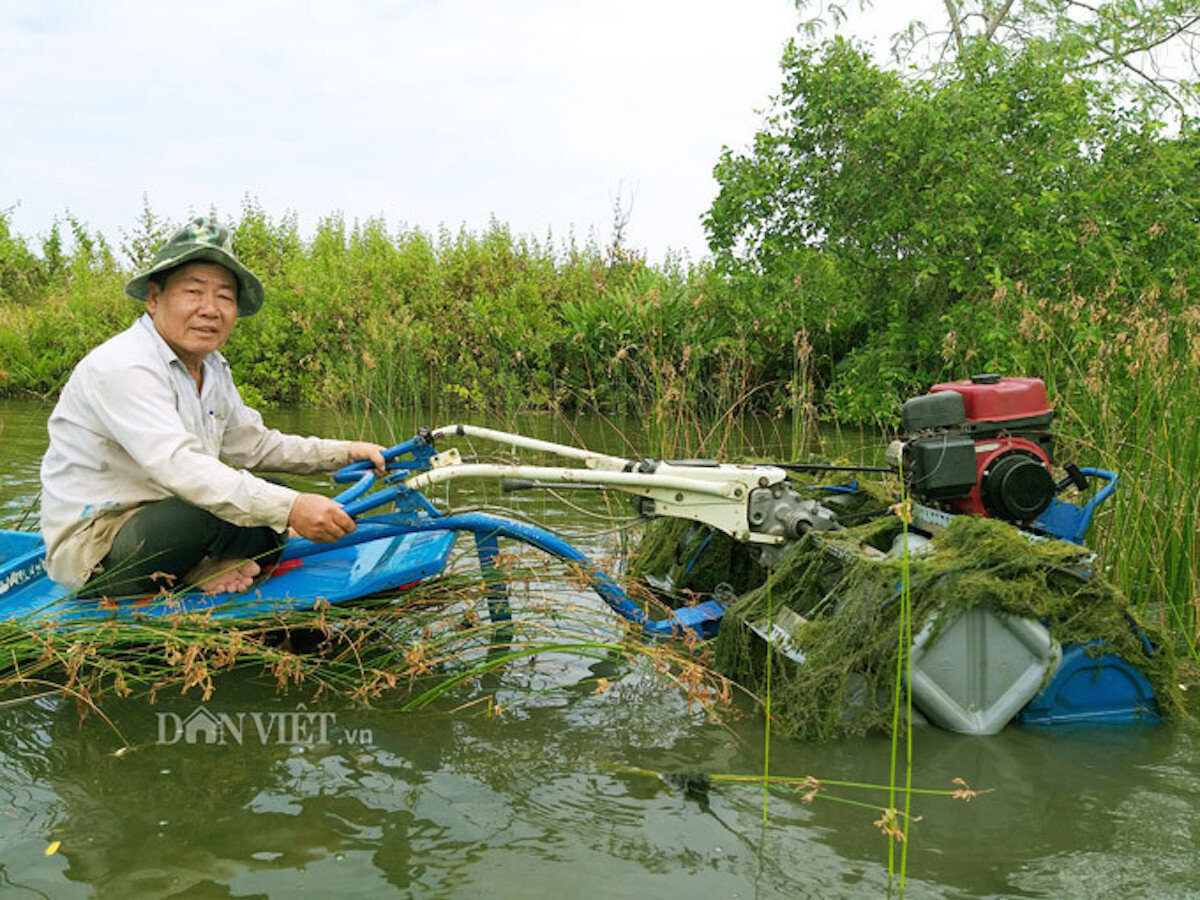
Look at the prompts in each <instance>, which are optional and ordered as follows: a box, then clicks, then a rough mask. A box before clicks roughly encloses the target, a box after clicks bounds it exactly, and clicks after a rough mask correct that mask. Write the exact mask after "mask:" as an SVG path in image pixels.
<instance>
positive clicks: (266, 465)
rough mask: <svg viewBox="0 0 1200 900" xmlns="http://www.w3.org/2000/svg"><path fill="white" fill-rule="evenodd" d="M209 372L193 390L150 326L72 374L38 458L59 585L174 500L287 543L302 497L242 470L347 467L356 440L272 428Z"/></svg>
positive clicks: (220, 376) (101, 350)
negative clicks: (153, 506) (159, 504)
mask: <svg viewBox="0 0 1200 900" xmlns="http://www.w3.org/2000/svg"><path fill="white" fill-rule="evenodd" d="M203 366H204V376H203V379H202V384H203V387H202V389H201V390H200V391H197V390H196V382H195V380H194V379H193V378H192V376H191V375H190V374H189V373H188V371H187V369H186V368H185V367H184V365H183V362H182V361H181V360H180V359H179V358H178V357H177V356H176V355H175V352H174V351H173V350H172V349H171V348H170V346H169V345H168V344H167V343H166V341H164V340H163V339H162V337H161V336H160V335H159V333H158V331H157V330H156V329H155V327H154V322H153V320H152V319H151V318H150V316H149V315H144V316H142V317H141V318H140V319H138V320H137V321H136V322H134V324H133V325H131V326H130V327H129V328H128V329H126V330H125V331H123V332H121V333H120V334H118V335H115V336H114V337H112V338H110V339H109V340H107V341H105V342H104V343H103V344H101V345H100V346H99V347H97V348H96V349H94V350H93V351H92V352H91V353H89V354H88V355H87V356H85V357H84V358H83V359H82V360H81V361H80V363H79V365H77V366H76V367H75V371H74V372H72V373H71V377H70V379H69V380H68V381H67V384H66V387H64V388H63V391H62V394H61V395H60V397H59V400H58V404H57V406H55V408H54V412H53V413H51V415H50V419H49V422H48V423H47V430H48V431H49V433H50V446H49V449H48V450H47V451H46V455H45V457H44V458H43V459H42V536H43V537H44V538H45V541H46V571H47V572H48V573H49V575H50V577H51V578H53V579H54V580H55V581H57V582H59V583H61V584H63V585H65V586H67V587H68V588H71V589H74V588H77V587H79V586H81V585H82V584H83V583H84V582H85V581H87V579H88V578H89V577H90V576H91V574H92V572H93V569H94V568H95V566H96V565H97V564H98V563H99V562H100V560H101V559H103V558H104V556H105V554H107V553H108V551H109V549H110V548H111V547H112V543H113V540H114V538H115V537H116V534H117V532H118V531H119V530H120V528H121V526H122V525H124V524H125V522H126V521H127V520H128V519H129V517H130V516H132V515H133V514H134V513H135V512H137V511H138V510H139V509H140V508H142V507H143V506H145V505H146V504H148V503H153V502H154V501H156V500H162V499H165V498H167V497H172V496H174V497H179V498H180V499H182V500H185V501H187V502H188V503H191V504H193V505H195V506H199V507H201V508H202V509H206V510H208V511H209V512H211V513H213V514H214V515H216V516H218V517H220V518H222V519H225V520H226V521H228V522H232V523H233V524H235V525H248V526H258V525H269V526H270V527H272V528H274V529H275V530H276V531H280V532H282V531H283V530H284V529H286V528H287V522H288V516H289V514H290V513H291V508H292V503H293V502H294V501H295V499H296V497H297V492H296V491H294V490H291V489H290V488H286V487H282V486H280V485H277V484H272V483H271V482H268V481H264V480H263V479H261V478H257V477H255V476H254V475H252V474H250V472H249V471H246V470H248V469H261V470H267V471H281V472H297V473H304V472H315V471H321V470H325V469H333V468H336V467H338V466H340V465H344V464H345V463H347V462H349V460H350V442H349V441H333V440H325V439H322V438H315V437H299V436H298V435H291V434H281V433H280V432H278V431H275V430H274V429H270V428H267V427H266V426H265V425H264V424H263V421H262V417H261V416H260V415H259V414H258V413H257V412H256V411H255V410H253V409H251V408H250V407H248V406H246V405H245V404H244V403H243V402H242V399H241V397H240V396H239V395H238V392H237V388H236V387H234V384H233V377H232V375H231V374H230V370H229V363H227V362H226V361H225V358H224V357H223V356H222V355H221V354H220V353H216V352H213V353H210V354H208V356H206V357H205V359H204V362H203ZM222 460H223V461H222Z"/></svg>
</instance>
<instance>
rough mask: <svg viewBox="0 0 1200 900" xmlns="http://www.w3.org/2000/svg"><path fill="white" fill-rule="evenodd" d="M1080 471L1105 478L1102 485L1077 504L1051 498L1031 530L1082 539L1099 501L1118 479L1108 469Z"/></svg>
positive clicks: (1110, 493)
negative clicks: (1087, 499) (1089, 496)
mask: <svg viewBox="0 0 1200 900" xmlns="http://www.w3.org/2000/svg"><path fill="white" fill-rule="evenodd" d="M1079 471H1080V472H1081V473H1083V474H1084V475H1086V476H1088V477H1089V478H1103V479H1104V480H1105V482H1106V483H1105V485H1104V487H1102V488H1101V489H1100V491H1099V492H1098V493H1097V494H1096V496H1094V497H1093V498H1092V499H1091V500H1089V501H1088V502H1087V503H1086V504H1085V505H1084V506H1076V505H1075V504H1074V503H1066V502H1064V501H1062V500H1059V499H1057V498H1055V499H1053V500H1051V501H1050V505H1049V506H1048V507H1046V510H1045V512H1043V513H1042V514H1041V515H1040V516H1038V518H1037V519H1036V520H1035V521H1034V522H1033V524H1032V525H1030V526H1029V527H1030V528H1031V529H1032V530H1034V531H1039V532H1041V533H1043V534H1049V535H1052V536H1053V537H1056V538H1060V539H1061V540H1064V541H1070V542H1071V543H1073V544H1082V543H1083V537H1084V535H1085V534H1087V530H1088V526H1089V525H1091V524H1092V516H1094V515H1095V514H1096V510H1097V509H1098V508H1099V506H1100V504H1101V503H1103V502H1104V501H1105V500H1107V499H1108V498H1109V497H1110V496H1111V495H1112V492H1113V491H1115V490H1116V489H1117V482H1118V481H1120V479H1119V478H1117V476H1116V474H1115V473H1113V472H1109V471H1108V470H1107V469H1092V468H1086V469H1080V470H1079Z"/></svg>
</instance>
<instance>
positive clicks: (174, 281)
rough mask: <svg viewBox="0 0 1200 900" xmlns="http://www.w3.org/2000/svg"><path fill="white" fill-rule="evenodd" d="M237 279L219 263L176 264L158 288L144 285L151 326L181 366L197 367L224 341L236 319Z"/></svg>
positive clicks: (153, 285) (152, 285)
mask: <svg viewBox="0 0 1200 900" xmlns="http://www.w3.org/2000/svg"><path fill="white" fill-rule="evenodd" d="M237 287H238V285H237V278H235V277H234V275H233V273H232V272H230V271H229V270H228V269H226V268H225V267H224V266H222V265H218V264H217V263H212V262H193V263H187V264H186V265H183V266H180V267H179V268H178V269H175V270H173V271H172V272H171V273H170V274H169V275H168V276H167V280H166V283H165V284H164V285H163V286H162V287H161V288H160V287H159V286H158V285H156V284H154V283H153V282H151V283H150V285H149V286H148V287H147V288H146V310H147V311H148V312H149V313H150V317H151V318H152V319H153V320H154V327H155V328H157V329H158V333H159V334H160V335H162V338H163V340H164V341H166V342H167V343H168V344H169V345H170V346H171V349H172V350H174V351H175V353H176V355H177V356H178V357H179V358H180V359H181V360H183V363H184V365H186V366H188V367H189V368H192V367H194V366H198V365H199V364H200V362H201V361H202V360H203V359H204V357H205V356H206V355H208V354H209V353H211V352H212V351H214V350H216V349H218V348H220V346H221V345H222V344H224V343H225V341H226V340H228V338H229V335H230V333H231V332H232V331H233V325H234V323H235V322H236V321H237Z"/></svg>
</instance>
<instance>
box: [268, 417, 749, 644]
mask: <svg viewBox="0 0 1200 900" xmlns="http://www.w3.org/2000/svg"><path fill="white" fill-rule="evenodd" d="M405 454H410V455H411V456H412V457H413V459H412V460H411V461H406V460H401V459H400V458H399V457H401V456H403V455H405ZM433 455H434V449H433V445H432V444H431V443H430V442H429V441H428V440H426V439H425V438H424V437H423V436H421V435H418V436H417V437H414V438H411V439H410V440H407V441H404V442H403V443H401V444H397V445H396V446H394V447H390V448H388V449H387V450H386V451H384V454H383V456H384V459H385V460H386V461H387V462H388V466H387V469H388V472H389V474H388V475H387V476H386V478H385V481H386V483H387V486H386V487H383V488H381V489H379V490H377V491H374V492H371V487H372V486H373V485H374V483H375V481H376V480H377V478H376V475H375V472H374V470H373V469H372V467H371V464H370V463H369V462H366V461H359V462H355V463H351V464H350V465H348V466H344V467H343V468H341V469H339V470H338V471H337V472H336V473H335V474H334V477H333V480H334V481H335V482H339V483H345V482H347V481H354V482H355V483H354V485H353V486H352V487H350V488H348V489H347V490H345V491H343V492H342V493H341V494H339V495H338V496H337V497H335V498H334V499H335V500H337V501H338V502H339V503H341V504H342V505H343V507H344V508H345V510H346V512H347V513H349V514H350V515H351V516H353V517H355V519H356V523H357V526H358V527H357V528H356V529H355V531H354V532H352V533H351V534H348V535H346V536H345V537H344V538H342V539H341V540H340V541H337V542H336V543H335V544H332V545H331V544H321V543H315V542H313V541H308V540H305V539H303V538H294V539H292V540H291V541H289V542H288V543H287V546H285V547H284V550H283V559H285V560H288V559H302V558H303V557H306V556H311V555H313V554H316V553H323V552H326V551H328V550H329V549H331V547H348V546H353V545H355V544H360V543H365V542H367V541H374V540H380V539H382V538H390V537H395V536H397V535H402V534H413V533H416V532H424V531H457V532H469V533H471V534H473V535H474V536H475V543H476V551H477V553H478V554H479V561H480V565H481V567H482V568H483V572H484V581H485V582H486V583H487V585H488V609H489V612H490V613H491V615H492V618H493V620H494V621H505V620H507V619H509V618H511V612H510V610H509V606H508V594H507V591H506V590H504V587H503V583H502V580H501V579H500V578H498V577H497V576H496V565H495V562H496V557H497V555H498V554H499V543H498V541H499V539H500V538H506V539H508V540H515V541H519V542H520V543H523V544H528V545H529V546H531V547H534V548H536V549H538V550H541V551H542V552H544V553H548V554H550V555H551V556H554V557H557V558H558V559H561V560H563V561H565V562H568V563H571V564H572V565H574V566H575V567H577V569H578V570H579V573H580V574H581V575H582V576H583V578H584V579H585V580H586V581H587V583H588V586H589V587H590V588H591V589H592V590H593V591H594V592H595V593H596V594H597V595H598V596H599V597H600V599H601V600H603V601H604V602H605V603H606V604H607V605H608V606H609V608H610V609H612V610H613V612H615V613H616V614H617V615H619V616H620V617H621V618H623V619H625V620H626V621H628V622H632V623H633V624H634V625H636V626H638V627H639V628H640V629H641V630H642V631H643V632H645V633H646V634H650V635H653V636H655V637H680V636H682V635H684V634H687V633H694V634H697V635H698V636H699V637H702V638H709V637H713V636H715V635H716V633H717V629H718V627H719V626H720V622H721V617H722V616H724V614H725V606H724V604H722V603H721V602H720V601H718V600H715V599H714V600H709V601H706V602H704V603H699V604H696V605H695V606H689V607H685V608H683V609H679V610H675V611H674V612H673V613H672V614H671V615H670V616H669V617H667V618H663V619H654V618H651V617H650V616H649V615H648V614H647V613H646V611H645V610H644V609H642V607H641V606H640V605H639V604H638V603H637V602H635V601H634V600H633V599H632V598H631V597H630V596H629V595H628V594H626V593H625V591H624V590H623V589H622V588H621V586H620V585H618V584H617V583H616V581H615V580H613V578H612V577H611V576H610V575H608V574H607V573H606V572H604V571H603V570H601V569H600V568H599V567H598V566H596V565H595V564H594V563H593V562H592V561H591V560H589V559H588V557H587V556H586V555H585V554H584V553H582V552H581V551H580V550H578V549H576V548H575V547H574V546H572V545H571V544H569V543H567V542H566V541H564V540H563V539H562V538H560V537H559V536H558V535H556V534H554V533H553V532H551V531H548V530H546V529H544V528H540V527H538V526H536V525H530V524H527V523H524V522H515V521H512V520H509V519H502V518H500V517H498V516H492V515H488V514H486V513H459V514H454V515H445V514H443V513H442V512H440V511H439V510H438V509H437V507H435V506H434V505H433V504H432V503H430V502H429V500H428V499H426V497H425V496H424V495H422V494H421V493H420V492H418V491H414V490H412V489H410V488H407V487H405V486H404V485H403V481H404V480H406V479H407V478H408V477H409V476H410V475H412V474H414V473H416V472H425V471H428V470H429V469H430V467H431V466H432V458H433ZM389 503H395V504H396V511H395V512H391V513H382V514H379V515H373V516H364V515H363V514H364V513H366V512H368V511H369V510H372V509H377V508H378V507H381V506H384V505H386V504H389Z"/></svg>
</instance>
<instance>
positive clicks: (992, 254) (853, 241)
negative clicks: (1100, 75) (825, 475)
mask: <svg viewBox="0 0 1200 900" xmlns="http://www.w3.org/2000/svg"><path fill="white" fill-rule="evenodd" d="M1010 21H1015V20H1007V19H1006V20H1005V22H1010ZM1000 33H1001V32H1000V29H999V28H997V29H995V31H994V34H993V35H992V37H994V36H995V35H999V34H1000ZM987 36H988V32H987V30H985V31H984V32H983V34H982V35H980V36H979V38H977V39H972V40H967V39H966V38H964V43H963V51H962V54H961V55H960V56H958V57H956V58H955V59H954V60H953V62H952V63H948V64H945V65H939V66H937V67H935V68H934V69H931V70H929V71H927V72H924V73H921V74H919V75H917V76H915V77H913V76H908V77H905V76H903V75H901V74H900V73H898V72H896V71H890V70H887V69H884V68H882V67H880V66H879V65H877V64H876V63H875V62H874V61H873V60H872V59H871V58H870V57H869V56H868V54H867V53H866V52H864V51H863V50H861V49H859V48H857V47H856V46H854V45H853V44H851V43H850V42H848V41H845V40H843V39H840V38H835V39H833V40H831V41H827V42H824V43H820V44H818V45H816V46H809V47H800V46H797V45H796V44H794V43H793V44H792V45H790V46H789V47H788V49H787V51H786V52H785V55H784V59H783V72H784V81H783V85H782V87H781V91H780V94H779V96H778V97H777V98H776V99H775V101H774V106H773V109H772V110H771V114H770V115H769V117H768V118H767V120H766V122H765V124H764V127H763V128H762V129H761V130H760V132H759V133H758V134H757V135H756V137H755V140H754V143H753V145H752V147H751V148H750V149H749V150H748V151H747V152H744V153H735V152H733V151H731V150H729V149H728V148H726V149H725V151H724V152H723V153H722V155H721V158H720V161H719V162H718V164H717V167H716V170H715V174H716V178H717V181H718V183H719V185H720V190H719V193H718V195H717V197H716V199H715V200H714V202H713V204H712V207H711V208H710V210H709V212H708V213H707V214H706V216H705V220H704V221H705V227H706V229H707V232H708V236H709V242H710V247H711V249H712V251H713V253H714V257H715V260H716V263H717V266H718V267H719V268H720V269H721V270H722V271H724V272H725V273H727V276H728V277H729V278H730V279H731V280H732V281H737V280H742V281H744V280H746V277H747V274H748V273H749V274H750V275H752V276H754V277H758V278H760V279H763V280H764V281H765V282H768V283H770V284H773V285H776V286H777V287H778V289H779V290H782V289H783V287H784V286H786V284H787V281H788V273H789V271H791V270H793V269H794V268H795V266H796V264H797V262H796V261H797V260H799V259H801V258H803V257H804V255H805V254H811V253H813V252H816V253H819V254H821V255H822V257H823V258H825V259H826V260H827V261H832V262H833V263H834V268H835V270H836V272H837V275H838V278H837V281H836V284H835V283H834V282H833V281H832V280H831V281H830V283H829V285H828V289H827V290H818V291H817V294H819V295H821V296H822V297H823V302H824V303H826V304H830V305H834V306H836V307H837V308H838V309H839V310H841V311H843V313H842V314H843V318H842V319H841V320H840V321H839V322H838V327H839V328H841V329H842V330H843V332H844V333H845V332H847V331H848V333H851V334H852V335H853V338H854V339H853V340H852V341H851V342H849V343H848V344H847V345H846V346H845V347H843V348H842V350H843V351H844V352H842V353H841V354H840V355H839V356H838V358H836V359H834V360H833V361H832V367H831V376H830V384H829V391H828V393H827V398H828V399H829V400H830V401H831V402H832V403H833V404H834V405H836V407H837V412H838V414H839V415H841V416H842V417H849V418H857V419H862V418H867V417H870V416H872V415H873V414H877V413H879V412H880V411H881V410H887V409H888V407H889V406H894V405H895V404H897V403H898V402H899V400H900V399H902V398H903V397H905V396H907V395H909V394H910V393H911V392H912V391H914V390H919V389H922V387H923V386H925V385H928V383H929V382H930V381H932V380H937V379H938V378H939V377H942V376H944V375H946V374H964V373H961V372H954V373H952V372H948V371H947V365H948V359H950V358H951V357H953V354H947V353H946V352H945V351H946V343H947V340H948V339H952V338H953V335H954V333H955V331H956V329H958V330H962V329H966V330H967V332H968V333H969V334H970V338H971V341H972V345H973V346H972V349H973V352H974V353H975V354H976V362H977V364H983V363H986V362H987V361H989V360H996V361H997V363H999V362H1002V360H1000V358H999V356H998V355H999V354H1001V353H1002V352H1003V348H1004V347H1006V346H1007V345H1008V338H1009V336H1010V335H1011V332H1012V322H1011V320H1010V319H1011V315H1012V314H1013V310H1012V309H1011V308H1008V307H1006V308H1004V309H1003V310H1001V309H1000V308H999V307H996V306H995V305H990V306H989V305H988V304H987V303H986V302H985V301H987V300H988V299H989V298H992V297H994V296H997V295H998V294H1005V293H1009V292H1011V294H1012V296H1014V297H1015V296H1032V297H1034V298H1039V297H1040V298H1046V297H1051V298H1053V297H1057V296H1059V295H1062V294H1064V293H1065V294H1067V295H1082V296H1089V295H1092V294H1095V293H1096V292H1098V291H1100V290H1106V291H1109V293H1111V294H1113V295H1114V296H1115V297H1116V298H1117V300H1116V301H1114V302H1120V298H1125V302H1133V300H1135V299H1136V298H1137V297H1138V296H1140V295H1142V294H1143V293H1144V292H1146V291H1147V290H1157V291H1158V292H1160V293H1162V292H1165V291H1169V290H1172V289H1173V288H1175V287H1176V286H1177V285H1178V284H1179V283H1180V279H1183V280H1184V281H1193V282H1194V281H1195V268H1196V267H1195V265H1194V264H1193V263H1192V262H1191V257H1192V256H1193V254H1192V252H1191V248H1192V247H1193V246H1194V241H1195V239H1196V222H1197V218H1198V211H1200V179H1198V178H1197V170H1196V159H1197V156H1196V150H1197V143H1198V142H1197V134H1196V131H1195V128H1194V127H1193V125H1192V122H1191V120H1190V119H1186V118H1185V119H1183V120H1181V123H1180V125H1179V132H1178V133H1177V134H1168V133H1167V131H1166V130H1165V129H1164V126H1163V124H1162V123H1161V122H1160V121H1159V119H1158V118H1157V116H1156V114H1155V107H1154V106H1152V105H1148V104H1136V103H1131V102H1130V101H1129V95H1128V94H1126V93H1123V92H1122V91H1121V90H1120V89H1119V87H1120V86H1119V85H1116V84H1114V83H1113V82H1110V81H1105V80H1102V79H1097V78H1093V77H1082V76H1081V69H1080V66H1079V60H1080V56H1079V54H1078V53H1076V52H1074V50H1071V51H1070V52H1068V50H1067V49H1062V50H1061V51H1060V52H1058V53H1057V54H1055V53H1051V52H1050V44H1048V43H1045V42H1038V41H1031V42H1028V43H1026V44H1025V45H1024V46H1021V47H1013V46H1004V45H1001V44H999V43H997V42H996V41H995V40H993V39H992V37H988V39H986V40H985V39H983V38H984V37H987ZM1071 40H1074V38H1072V39H1071ZM1068 43H1071V42H1070V41H1068ZM811 268H812V267H811V266H810V267H809V269H810V270H811ZM1196 287H1198V288H1200V284H1197V285H1196ZM1018 314H1019V311H1018ZM958 361H959V362H961V358H959V360H958Z"/></svg>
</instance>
